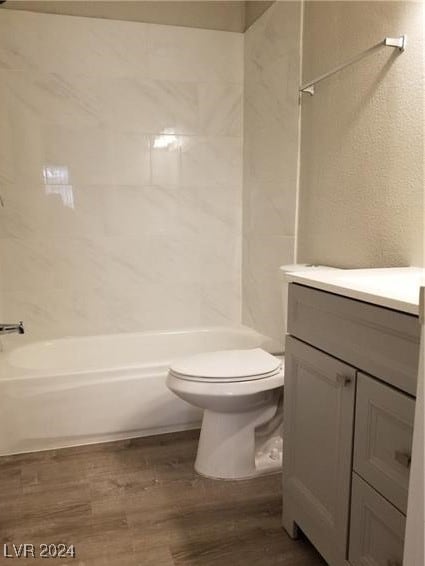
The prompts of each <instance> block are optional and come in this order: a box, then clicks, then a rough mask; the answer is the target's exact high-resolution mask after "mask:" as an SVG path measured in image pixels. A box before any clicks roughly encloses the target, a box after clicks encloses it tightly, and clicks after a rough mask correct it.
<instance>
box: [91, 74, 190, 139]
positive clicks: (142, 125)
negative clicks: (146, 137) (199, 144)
mask: <svg viewBox="0 0 425 566" xmlns="http://www.w3.org/2000/svg"><path fill="white" fill-rule="evenodd" d="M97 88H98V100H99V107H98V111H99V113H100V114H101V116H102V119H103V120H104V121H105V122H106V123H107V124H108V125H109V126H110V127H113V128H114V129H116V130H119V131H126V132H146V133H158V134H162V133H170V132H172V133H175V134H196V133H199V130H200V124H199V101H198V89H197V85H196V83H190V82H183V81H179V80H149V79H146V78H145V77H143V75H142V76H134V77H126V78H118V79H109V78H107V79H101V80H99V81H98V85H97Z"/></svg>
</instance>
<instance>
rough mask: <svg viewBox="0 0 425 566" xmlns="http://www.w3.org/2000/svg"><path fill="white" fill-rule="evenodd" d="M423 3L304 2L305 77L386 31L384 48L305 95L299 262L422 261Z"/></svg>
mask: <svg viewBox="0 0 425 566" xmlns="http://www.w3.org/2000/svg"><path fill="white" fill-rule="evenodd" d="M424 7H425V4H424V3H423V2H404V1H402V2H355V1H354V2H316V1H313V2H306V5H305V16H304V42H303V75H304V81H308V80H311V79H313V78H314V77H316V76H318V75H320V74H322V73H324V72H326V71H328V70H330V69H332V68H333V67H334V66H336V65H338V64H340V63H342V62H344V61H345V60H346V59H347V58H350V57H352V56H353V55H356V54H357V53H359V52H361V51H363V50H364V49H366V48H367V47H370V46H372V45H374V44H376V43H377V42H378V41H380V40H382V39H383V38H384V37H385V36H398V35H400V34H407V36H408V43H407V48H406V51H405V52H404V53H402V54H399V53H398V52H397V51H394V49H392V48H383V49H381V50H379V51H378V52H376V53H373V54H372V55H370V56H369V57H368V58H367V59H364V60H362V61H361V62H359V63H357V64H356V65H353V66H351V67H350V68H348V69H346V70H344V71H342V72H340V73H338V74H337V75H334V76H333V77H331V78H329V79H327V80H326V81H323V82H322V83H321V84H320V85H318V86H317V89H316V95H315V96H313V97H309V96H308V95H304V97H303V102H302V136H301V139H302V149H301V179H300V222H299V260H300V261H306V262H312V263H324V264H328V265H335V266H340V267H380V266H398V265H421V264H423V262H424V259H423V241H422V240H423V234H424V228H425V223H424V169H423V164H424V123H425V119H424V63H425V61H424V57H425V41H424V39H425V16H424Z"/></svg>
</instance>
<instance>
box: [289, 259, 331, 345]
mask: <svg viewBox="0 0 425 566" xmlns="http://www.w3.org/2000/svg"><path fill="white" fill-rule="evenodd" d="M329 269H339V268H338V267H329V266H326V265H311V264H308V263H296V264H293V265H282V266H281V267H280V273H281V277H282V309H283V335H284V336H286V330H287V316H288V285H289V282H288V275H289V274H290V273H296V272H297V271H310V270H311V271H326V270H329Z"/></svg>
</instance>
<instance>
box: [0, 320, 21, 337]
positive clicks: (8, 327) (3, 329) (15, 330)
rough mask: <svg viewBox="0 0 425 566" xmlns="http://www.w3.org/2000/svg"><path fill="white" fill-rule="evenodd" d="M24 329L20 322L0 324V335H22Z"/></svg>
mask: <svg viewBox="0 0 425 566" xmlns="http://www.w3.org/2000/svg"><path fill="white" fill-rule="evenodd" d="M24 333H25V328H24V323H23V322H22V320H21V321H20V322H19V323H18V324H1V323H0V334H24Z"/></svg>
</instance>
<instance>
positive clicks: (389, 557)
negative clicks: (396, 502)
mask: <svg viewBox="0 0 425 566" xmlns="http://www.w3.org/2000/svg"><path fill="white" fill-rule="evenodd" d="M405 527H406V518H405V516H404V515H403V514H402V513H400V511H398V510H397V509H396V508H395V507H393V506H392V505H391V503H389V502H388V501H387V500H386V499H384V498H383V497H382V496H381V495H379V494H378V493H377V492H376V491H375V490H374V489H373V488H372V487H370V485H368V484H367V483H366V482H364V481H363V480H362V479H361V478H359V476H357V475H356V474H353V492H352V500H351V529H350V564H352V566H402V563H403V540H404V530H405ZM406 566H420V565H419V564H417V565H416V564H410V565H409V564H407V565H406Z"/></svg>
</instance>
